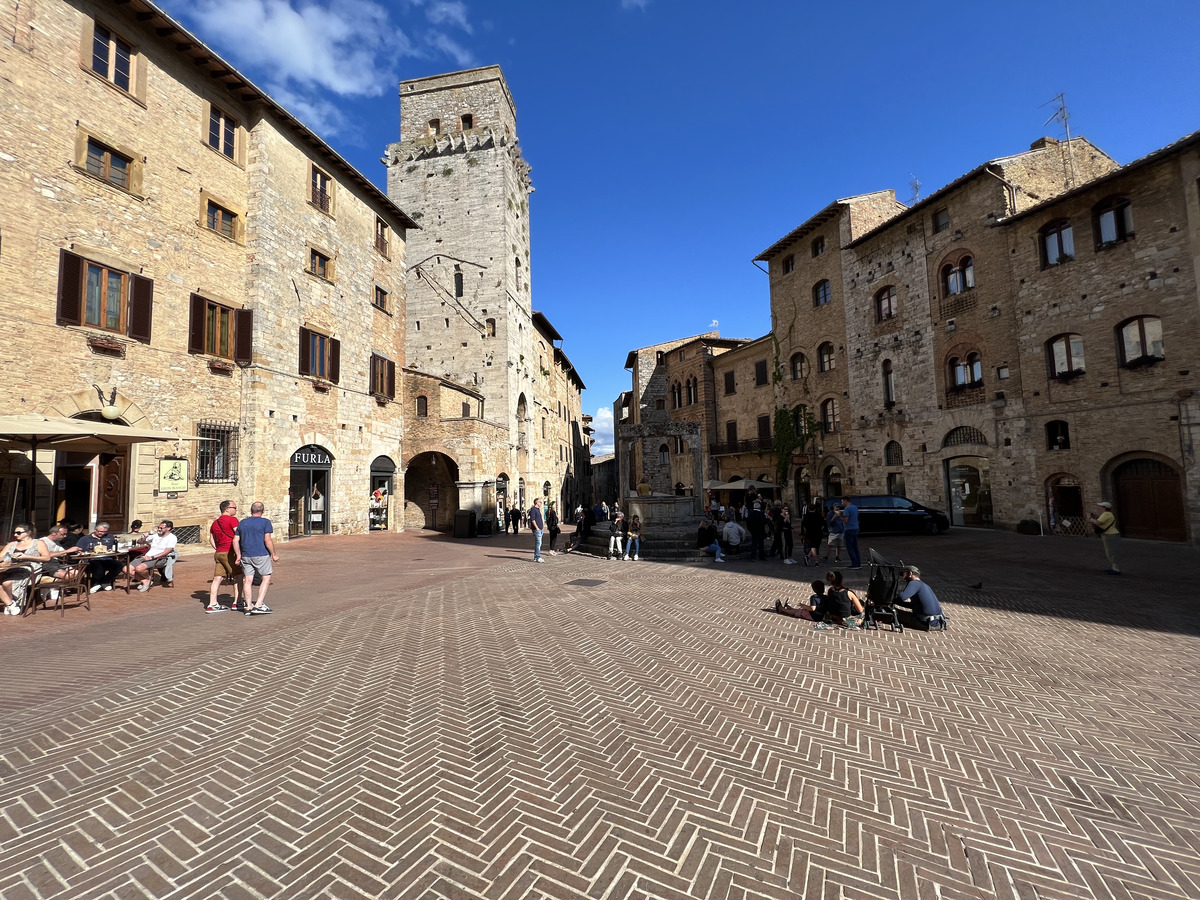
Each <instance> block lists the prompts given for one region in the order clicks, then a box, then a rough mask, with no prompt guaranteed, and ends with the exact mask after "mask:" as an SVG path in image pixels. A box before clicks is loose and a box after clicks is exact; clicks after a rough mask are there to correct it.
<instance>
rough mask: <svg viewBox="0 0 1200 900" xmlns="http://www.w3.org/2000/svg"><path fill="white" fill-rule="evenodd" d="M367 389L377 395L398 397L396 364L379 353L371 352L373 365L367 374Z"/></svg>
mask: <svg viewBox="0 0 1200 900" xmlns="http://www.w3.org/2000/svg"><path fill="white" fill-rule="evenodd" d="M367 390H368V391H370V392H371V393H372V394H374V395H375V396H376V397H387V398H388V399H389V400H393V399H395V397H396V364H395V363H394V362H392V361H391V360H390V359H388V358H387V357H384V356H380V355H379V354H378V353H372V354H371V365H370V369H369V370H368V374H367Z"/></svg>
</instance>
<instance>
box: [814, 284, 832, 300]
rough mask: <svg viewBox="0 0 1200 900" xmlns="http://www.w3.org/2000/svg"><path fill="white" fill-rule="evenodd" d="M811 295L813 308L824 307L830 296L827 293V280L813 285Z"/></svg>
mask: <svg viewBox="0 0 1200 900" xmlns="http://www.w3.org/2000/svg"><path fill="white" fill-rule="evenodd" d="M812 295H813V306H824V305H825V304H826V303H828V302H829V299H830V296H831V294H830V291H829V279H825V280H823V281H818V282H817V283H816V284H814V285H813V289H812Z"/></svg>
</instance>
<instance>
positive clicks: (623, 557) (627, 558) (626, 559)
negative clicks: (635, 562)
mask: <svg viewBox="0 0 1200 900" xmlns="http://www.w3.org/2000/svg"><path fill="white" fill-rule="evenodd" d="M621 562H629V556H628V555H626V556H622V557H621Z"/></svg>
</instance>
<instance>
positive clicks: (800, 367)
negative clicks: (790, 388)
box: [791, 353, 808, 381]
mask: <svg viewBox="0 0 1200 900" xmlns="http://www.w3.org/2000/svg"><path fill="white" fill-rule="evenodd" d="M791 370H792V381H799V380H800V379H801V378H807V377H808V359H807V358H806V357H805V356H804V354H803V353H793V354H792V363H791Z"/></svg>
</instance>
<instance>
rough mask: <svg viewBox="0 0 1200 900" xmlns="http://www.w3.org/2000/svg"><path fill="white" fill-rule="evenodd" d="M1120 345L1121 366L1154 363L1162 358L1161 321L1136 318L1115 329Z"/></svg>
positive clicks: (1143, 317) (1146, 317)
mask: <svg viewBox="0 0 1200 900" xmlns="http://www.w3.org/2000/svg"><path fill="white" fill-rule="evenodd" d="M1117 335H1118V337H1119V339H1120V345H1121V365H1123V366H1128V367H1131V368H1133V367H1136V366H1145V365H1150V364H1151V363H1156V362H1158V361H1159V360H1160V359H1165V357H1164V356H1163V334H1162V321H1161V320H1160V319H1158V318H1156V317H1155V316H1138V317H1137V318H1136V319H1128V320H1127V321H1125V322H1123V323H1121V325H1119V326H1118V327H1117Z"/></svg>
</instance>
